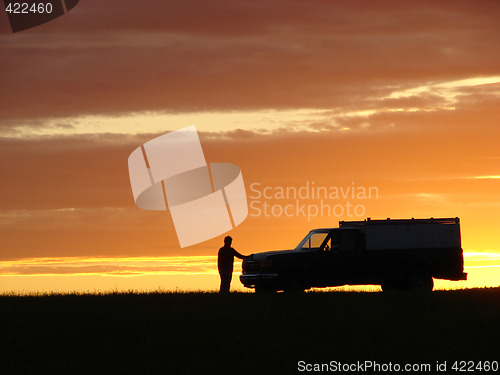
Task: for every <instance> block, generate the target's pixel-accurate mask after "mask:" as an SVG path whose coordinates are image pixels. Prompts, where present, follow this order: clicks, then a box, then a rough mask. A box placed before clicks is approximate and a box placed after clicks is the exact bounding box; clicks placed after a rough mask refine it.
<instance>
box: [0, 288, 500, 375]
mask: <svg viewBox="0 0 500 375" xmlns="http://www.w3.org/2000/svg"><path fill="white" fill-rule="evenodd" d="M499 334H500V289H499V288H492V289H469V290H457V291H437V292H433V293H431V294H427V295H421V294H400V293H394V294H384V293H362V292H328V293H321V292H313V293H303V294H295V295H294V294H289V295H287V294H281V293H280V294H276V295H255V294H251V293H233V294H231V295H227V296H221V295H218V294H216V293H150V294H134V293H114V294H106V295H76V294H75V295H46V296H1V297H0V373H1V374H3V373H20V374H31V373H33V374H35V373H36V374H40V373H66V374H73V373H85V374H95V373H141V374H142V373H158V374H205V373H206V374H211V373H219V374H281V373H283V374H293V373H299V371H298V362H299V361H304V362H305V363H311V364H313V363H329V362H330V361H340V362H343V363H347V362H349V363H350V362H356V361H362V362H364V361H374V360H376V361H377V362H379V363H389V362H391V363H393V364H394V363H399V364H405V363H410V364H414V363H429V364H432V366H433V367H434V366H435V364H436V361H440V362H443V361H445V360H446V361H448V362H447V364H448V367H450V366H451V364H452V362H453V361H456V360H474V361H494V360H496V361H500V339H499ZM337 373H340V372H337ZM352 373H358V372H357V371H354V372H352ZM415 373H416V372H415ZM450 373H451V372H450Z"/></svg>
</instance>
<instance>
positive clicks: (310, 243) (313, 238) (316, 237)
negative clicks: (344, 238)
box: [296, 232, 328, 250]
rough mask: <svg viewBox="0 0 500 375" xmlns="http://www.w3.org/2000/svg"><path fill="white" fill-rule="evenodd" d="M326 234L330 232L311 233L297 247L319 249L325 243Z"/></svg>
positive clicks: (300, 248)
mask: <svg viewBox="0 0 500 375" xmlns="http://www.w3.org/2000/svg"><path fill="white" fill-rule="evenodd" d="M326 236H328V232H316V233H310V234H309V235H308V236H307V237H306V238H304V240H302V242H301V244H300V245H299V246H297V248H296V249H297V250H306V249H317V248H319V247H320V246H321V245H322V244H323V242H324V241H325V238H326Z"/></svg>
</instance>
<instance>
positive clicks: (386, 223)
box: [240, 218, 467, 292]
mask: <svg viewBox="0 0 500 375" xmlns="http://www.w3.org/2000/svg"><path fill="white" fill-rule="evenodd" d="M433 278H436V279H447V280H466V279H467V274H466V273H464V260H463V251H462V247H461V238H460V219H459V218H441V219H435V218H430V219H397V220H391V219H387V220H371V219H370V218H368V219H366V220H364V221H341V222H340V223H339V227H338V228H324V229H314V230H311V231H310V232H309V234H308V235H307V236H306V237H305V238H304V239H303V240H302V241H301V242H300V243H299V244H298V246H297V247H296V248H295V249H294V250H284V251H269V252H263V253H257V254H253V255H252V257H251V258H250V259H246V260H244V261H243V265H242V275H241V276H240V281H241V283H242V284H243V285H244V286H245V287H248V288H255V291H256V292H260V291H278V290H284V291H303V290H305V289H309V288H312V287H333V286H341V285H381V286H382V290H384V291H387V290H416V291H431V290H432V289H433V287H434V282H433Z"/></svg>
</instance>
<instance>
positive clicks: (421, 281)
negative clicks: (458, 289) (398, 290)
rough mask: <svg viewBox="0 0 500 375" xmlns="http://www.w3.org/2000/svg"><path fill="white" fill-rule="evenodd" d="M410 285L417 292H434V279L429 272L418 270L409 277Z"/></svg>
mask: <svg viewBox="0 0 500 375" xmlns="http://www.w3.org/2000/svg"><path fill="white" fill-rule="evenodd" d="M408 287H409V289H410V290H412V291H415V292H432V289H433V288H434V280H433V279H432V276H431V275H430V274H429V273H428V272H426V271H424V270H417V271H415V272H413V273H412V275H411V276H410V278H409V279H408Z"/></svg>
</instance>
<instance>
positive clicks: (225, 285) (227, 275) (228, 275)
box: [219, 270, 233, 293]
mask: <svg viewBox="0 0 500 375" xmlns="http://www.w3.org/2000/svg"><path fill="white" fill-rule="evenodd" d="M219 275H220V293H229V289H230V288H231V279H232V277H233V271H232V270H231V271H229V270H223V271H219Z"/></svg>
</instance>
